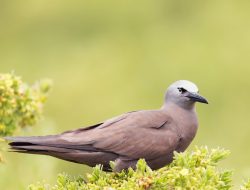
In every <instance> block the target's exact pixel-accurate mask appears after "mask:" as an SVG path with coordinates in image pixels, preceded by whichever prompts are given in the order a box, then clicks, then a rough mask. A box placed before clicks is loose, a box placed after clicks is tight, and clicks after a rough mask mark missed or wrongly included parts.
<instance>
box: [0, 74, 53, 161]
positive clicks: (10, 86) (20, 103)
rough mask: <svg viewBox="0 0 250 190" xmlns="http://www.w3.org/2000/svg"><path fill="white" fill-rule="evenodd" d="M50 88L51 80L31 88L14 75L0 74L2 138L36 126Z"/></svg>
mask: <svg viewBox="0 0 250 190" xmlns="http://www.w3.org/2000/svg"><path fill="white" fill-rule="evenodd" d="M50 87H51V82H50V81H49V80H41V81H39V82H36V83H35V84H33V85H31V86H29V85H28V84H26V83H24V82H23V81H22V80H21V77H19V76H16V75H14V74H13V73H10V74H9V73H7V74H0V137H1V136H6V135H12V134H13V133H14V132H15V131H16V130H17V129H18V128H23V127H27V126H33V125H35V124H36V123H37V121H38V120H39V119H40V118H41V115H42V110H43V104H44V102H45V101H46V99H47V95H48V92H49V90H50ZM0 150H1V149H0ZM2 161H3V158H2V156H1V154H0V162H2Z"/></svg>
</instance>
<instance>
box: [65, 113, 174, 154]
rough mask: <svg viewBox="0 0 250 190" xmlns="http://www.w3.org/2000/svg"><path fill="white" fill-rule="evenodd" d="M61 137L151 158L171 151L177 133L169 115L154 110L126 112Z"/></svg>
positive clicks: (102, 149) (102, 148)
mask: <svg viewBox="0 0 250 190" xmlns="http://www.w3.org/2000/svg"><path fill="white" fill-rule="evenodd" d="M64 139H65V140H66V141H68V140H69V141H70V142H71V143H72V144H77V145H80V146H81V145H84V146H86V144H88V145H89V146H91V147H92V149H93V150H95V151H96V150H99V151H106V152H112V153H115V154H118V155H120V156H123V157H128V158H130V159H138V158H146V159H153V158H156V157H158V156H161V155H164V154H168V153H170V152H172V151H173V150H174V149H175V148H176V146H177V145H178V142H179V135H178V131H177V130H176V127H175V125H174V123H173V122H172V120H171V118H170V117H169V116H167V115H166V114H164V113H163V112H162V111H158V110H156V111H138V112H132V113H127V114H124V115H122V116H119V117H116V118H114V119H111V120H108V121H106V122H104V123H103V124H101V125H99V126H97V127H95V128H94V129H92V130H85V131H81V132H80V133H77V134H74V133H70V134H68V136H64Z"/></svg>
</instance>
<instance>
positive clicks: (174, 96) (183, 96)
mask: <svg viewBox="0 0 250 190" xmlns="http://www.w3.org/2000/svg"><path fill="white" fill-rule="evenodd" d="M168 102H172V103H175V104H177V105H180V106H182V107H190V106H191V107H193V105H194V103H195V102H200V103H205V104H208V101H207V100H206V99H205V98H204V97H202V96H201V95H199V90H198V87H197V86H196V85H195V84H194V83H192V82H190V81H187V80H179V81H176V82H174V83H173V84H171V85H170V86H169V87H168V89H167V92H166V95H165V103H168Z"/></svg>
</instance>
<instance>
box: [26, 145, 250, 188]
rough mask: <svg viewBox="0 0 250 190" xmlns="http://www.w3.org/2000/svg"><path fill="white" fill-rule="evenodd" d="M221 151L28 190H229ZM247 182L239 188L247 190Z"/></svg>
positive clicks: (178, 155) (62, 176)
mask: <svg viewBox="0 0 250 190" xmlns="http://www.w3.org/2000/svg"><path fill="white" fill-rule="evenodd" d="M228 154H229V152H228V151H226V150H223V149H219V148H218V149H212V150H210V151H209V150H208V148H206V147H200V148H198V147H196V148H195V149H194V150H193V151H192V152H184V153H175V157H174V161H173V162H172V163H171V164H170V165H168V166H165V167H163V168H161V169H159V170H157V171H152V170H151V169H150V168H149V167H148V166H147V165H146V162H145V161H144V160H143V159H141V160H139V161H138V163H137V169H136V170H133V169H129V170H128V171H127V172H125V171H122V172H120V173H114V172H111V173H107V172H104V171H102V169H101V166H96V167H95V168H94V169H93V172H92V174H87V180H86V181H85V180H84V179H83V178H82V177H78V178H71V177H70V176H68V175H66V174H60V175H59V176H58V178H57V184H56V185H54V186H50V185H48V184H41V183H38V184H32V185H30V186H29V187H28V189H29V190H102V189H104V190H127V189H131V190H142V189H152V190H161V189H170V190H171V189H176V190H181V189H190V190H191V189H194V190H195V189H199V190H200V189H201V190H205V189H206V190H217V189H218V190H228V189H231V187H232V184H231V181H232V172H231V171H225V170H221V169H218V167H217V164H218V162H219V161H221V160H222V159H224V158H226V157H227V156H228ZM249 184H250V183H249V182H248V183H246V184H245V185H244V187H241V188H242V190H249V189H250V188H249Z"/></svg>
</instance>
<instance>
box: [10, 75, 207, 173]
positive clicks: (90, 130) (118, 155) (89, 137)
mask: <svg viewBox="0 0 250 190" xmlns="http://www.w3.org/2000/svg"><path fill="white" fill-rule="evenodd" d="M196 102H201V103H208V102H207V100H206V99H205V98H203V97H202V96H200V95H199V94H198V88H197V86H196V85H195V84H194V83H192V82H190V81H187V80H180V81H176V82H174V83H173V84H171V85H170V86H169V88H168V89H167V92H166V94H165V99H164V104H163V106H162V107H161V108H160V109H157V110H142V111H133V112H128V113H125V114H122V115H120V116H117V117H114V118H112V119H109V120H106V121H104V122H102V123H98V124H96V125H92V126H89V127H86V128H79V129H76V130H72V131H66V132H64V133H61V134H58V135H49V136H36V137H6V138H5V139H7V140H9V141H10V143H9V145H10V146H11V149H12V150H13V151H15V152H21V153H29V154H43V155H50V156H53V157H57V158H60V159H63V160H67V161H71V162H76V163H80V164H87V165H89V166H95V165H96V164H102V165H103V169H104V170H105V171H110V170H111V168H110V164H109V163H110V161H115V168H114V170H115V171H121V170H122V169H127V168H129V167H132V168H135V165H136V163H137V161H138V159H140V158H144V159H145V160H146V162H147V164H148V165H149V166H150V167H151V168H152V169H158V168H161V167H163V166H165V165H167V164H169V163H170V162H171V161H172V160H173V152H174V151H177V152H182V151H184V150H185V149H186V148H187V147H188V145H189V144H190V143H191V141H192V140H193V138H194V136H195V134H196V131H197V127H198V120H197V115H196V111H195V103H196Z"/></svg>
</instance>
